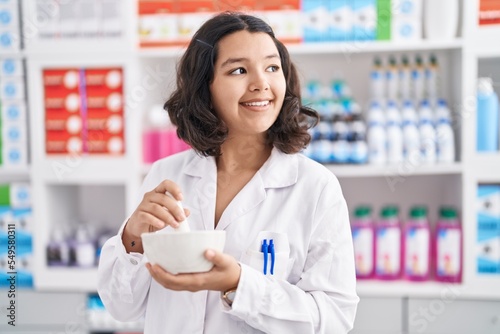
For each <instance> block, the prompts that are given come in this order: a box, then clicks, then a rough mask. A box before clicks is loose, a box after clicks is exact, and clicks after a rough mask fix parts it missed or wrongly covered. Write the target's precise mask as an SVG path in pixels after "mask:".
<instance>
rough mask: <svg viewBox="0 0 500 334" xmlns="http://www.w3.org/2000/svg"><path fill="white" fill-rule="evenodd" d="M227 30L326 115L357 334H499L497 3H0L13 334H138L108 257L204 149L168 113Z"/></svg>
mask: <svg viewBox="0 0 500 334" xmlns="http://www.w3.org/2000/svg"><path fill="white" fill-rule="evenodd" d="M225 10H238V11H244V12H248V13H251V14H253V15H257V16H259V17H261V18H262V19H264V20H265V21H266V22H268V23H269V24H270V25H271V26H272V27H273V29H274V31H275V34H276V36H277V38H279V39H280V40H281V41H283V42H284V43H285V44H286V45H287V47H288V49H289V51H290V54H291V56H292V59H293V61H294V62H295V64H296V65H297V67H298V70H299V74H300V79H301V85H302V94H303V95H302V102H303V104H306V105H309V106H311V107H313V108H315V109H316V110H317V111H318V112H319V113H320V115H321V122H320V123H319V124H318V125H317V126H316V127H315V128H313V129H311V136H312V139H313V140H312V142H311V144H310V145H309V146H308V148H307V149H306V150H304V152H303V154H305V155H307V156H309V157H311V158H312V159H315V160H317V161H319V162H320V163H323V164H325V166H327V168H328V169H330V170H331V171H332V172H333V173H334V174H335V175H336V176H337V177H338V178H339V180H340V183H341V185H342V189H343V192H344V196H345V197H346V200H347V203H348V206H349V209H350V214H351V227H352V233H353V240H354V247H355V256H356V271H357V276H358V293H359V296H360V298H361V301H360V304H359V308H358V315H357V319H356V323H355V327H354V330H353V331H352V333H363V334H374V333H380V334H388V333H433V334H442V333H443V334H444V333H454V334H457V333H458V334H469V333H481V334H488V333H495V334H498V333H500V152H499V128H500V123H499V106H498V105H499V104H498V94H499V92H500V43H499V42H498V41H499V40H500V1H496V0H439V1H436V0H266V1H264V0H199V1H194V0H151V1H142V0H125V1H123V0H122V1H119V0H73V1H70V0H24V1H21V0H0V109H1V112H0V127H1V132H0V319H1V320H0V332H1V333H142V328H143V322H142V320H139V321H134V322H129V323H121V322H118V321H115V320H113V319H112V318H111V316H110V315H109V314H108V313H107V312H106V310H105V308H104V306H103V305H102V302H101V300H100V298H99V296H98V295H97V293H96V282H97V269H96V268H97V263H98V260H99V253H100V248H101V247H102V245H103V243H104V242H105V241H106V240H107V239H108V238H109V237H110V236H112V235H114V234H116V232H117V231H118V228H119V227H120V225H121V224H122V223H123V222H124V220H125V219H126V217H128V215H129V214H131V212H132V211H133V210H134V209H135V207H136V205H137V200H138V199H140V198H141V197H142V194H140V193H139V187H140V184H141V182H142V180H143V178H144V177H145V175H146V174H147V173H148V171H149V168H150V166H151V163H152V162H154V161H155V160H157V159H160V158H162V157H165V156H168V155H171V154H175V153H177V152H180V151H183V150H186V149H189V146H188V145H187V144H186V143H184V142H182V141H181V140H179V139H178V138H177V135H176V132H175V128H174V127H173V126H172V125H171V124H170V122H169V120H168V117H167V116H166V113H165V111H164V110H163V109H162V105H163V103H164V101H165V100H166V99H167V98H168V96H169V94H170V93H171V92H172V90H173V88H174V85H175V66H176V64H177V62H178V60H179V57H180V56H181V55H182V53H183V51H184V49H185V46H186V45H187V43H188V42H189V41H190V39H191V36H192V35H193V33H194V32H195V31H196V30H197V29H198V28H199V27H200V26H201V24H202V23H203V22H204V21H205V20H207V19H208V18H210V17H211V16H212V15H214V14H215V13H217V12H220V11H225ZM14 324H15V326H13V325H14Z"/></svg>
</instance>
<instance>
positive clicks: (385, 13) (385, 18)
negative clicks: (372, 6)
mask: <svg viewBox="0 0 500 334" xmlns="http://www.w3.org/2000/svg"><path fill="white" fill-rule="evenodd" d="M392 16H393V14H392V7H391V0H377V32H376V39H377V40H378V41H387V40H390V39H391V26H392Z"/></svg>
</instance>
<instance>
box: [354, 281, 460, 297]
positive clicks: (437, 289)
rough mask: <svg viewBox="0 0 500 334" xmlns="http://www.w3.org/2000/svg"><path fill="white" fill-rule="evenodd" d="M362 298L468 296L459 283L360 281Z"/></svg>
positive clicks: (358, 285) (358, 286)
mask: <svg viewBox="0 0 500 334" xmlns="http://www.w3.org/2000/svg"><path fill="white" fill-rule="evenodd" d="M357 292H358V294H359V295H360V297H418V298H423V297H430V298H436V297H442V296H445V295H447V294H449V293H453V294H454V295H461V297H462V296H463V297H465V296H466V288H465V286H464V285H462V284H458V283H441V282H410V281H402V280H397V281H377V280H363V281H361V280H358V281H357Z"/></svg>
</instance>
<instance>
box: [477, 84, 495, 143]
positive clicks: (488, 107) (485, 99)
mask: <svg viewBox="0 0 500 334" xmlns="http://www.w3.org/2000/svg"><path fill="white" fill-rule="evenodd" d="M498 109H499V105H498V96H497V95H496V93H495V91H494V90H493V83H492V79H491V78H479V79H478V87H477V127H476V134H477V151H478V152H495V151H498V128H499V115H498V114H499V110H498Z"/></svg>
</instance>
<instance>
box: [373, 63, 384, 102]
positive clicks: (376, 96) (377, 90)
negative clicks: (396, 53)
mask: <svg viewBox="0 0 500 334" xmlns="http://www.w3.org/2000/svg"><path fill="white" fill-rule="evenodd" d="M370 86H371V97H372V99H373V100H378V101H382V100H383V99H384V98H385V78H384V71H383V68H382V61H381V60H380V58H378V57H377V58H375V59H374V61H373V68H372V72H371V74H370Z"/></svg>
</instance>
